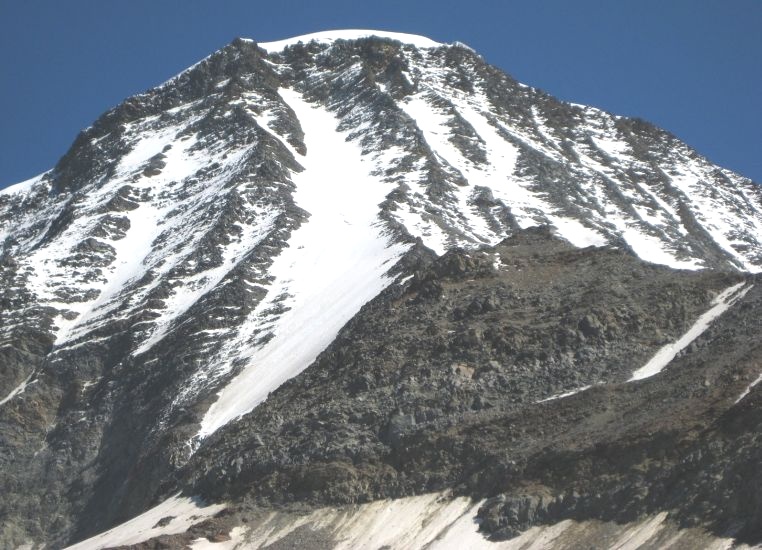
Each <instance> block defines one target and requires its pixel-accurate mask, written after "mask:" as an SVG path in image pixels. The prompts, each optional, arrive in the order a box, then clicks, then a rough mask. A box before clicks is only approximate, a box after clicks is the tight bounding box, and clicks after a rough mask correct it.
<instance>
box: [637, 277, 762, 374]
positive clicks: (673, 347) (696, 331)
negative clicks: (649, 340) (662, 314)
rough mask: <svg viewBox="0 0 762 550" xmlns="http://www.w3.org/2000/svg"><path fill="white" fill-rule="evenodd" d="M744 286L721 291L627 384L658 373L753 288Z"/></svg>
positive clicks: (740, 285)
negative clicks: (677, 337) (706, 309)
mask: <svg viewBox="0 0 762 550" xmlns="http://www.w3.org/2000/svg"><path fill="white" fill-rule="evenodd" d="M745 285H746V283H745V282H741V283H738V284H736V285H733V286H731V287H729V288H726V289H725V290H723V291H722V292H721V293H720V294H719V295H718V296H717V297H716V298H715V299H714V300H713V301H712V304H713V306H712V307H711V308H710V309H709V310H708V311H706V312H705V313H703V314H702V315H701V316H700V317H699V318H698V319H697V320H696V322H695V323H693V326H691V328H689V329H688V331H687V332H686V333H685V334H683V335H682V336H681V337H680V338H679V339H677V340H676V341H674V342H672V343H669V344H667V345H666V346H664V347H662V348H661V349H660V350H659V351H657V352H656V355H654V356H653V357H652V358H651V360H650V361H649V362H648V363H646V364H645V365H644V366H642V367H641V368H639V369H638V370H636V371H635V372H633V373H632V378H630V380H629V382H632V381H634V380H642V379H644V378H649V377H651V376H654V375H655V374H658V373H660V372H661V371H662V370H663V369H664V367H666V366H667V365H668V364H669V363H670V362H671V361H672V360H673V359H674V358H675V356H676V355H677V354H678V353H679V352H680V351H682V350H683V349H685V348H686V347H688V346H689V345H690V343H691V342H693V341H694V340H695V339H696V338H698V337H699V336H701V335H702V334H703V333H704V331H706V329H707V328H709V325H711V324H712V321H714V320H715V319H717V317H719V316H720V315H722V314H723V313H725V312H726V311H727V310H728V309H730V307H731V306H732V305H733V304H735V303H736V302H737V301H739V300H740V299H742V298H743V297H744V296H745V295H746V293H747V292H748V291H749V290H751V288H752V287H753V286H754V285H749V286H747V287H746V288H743V287H744V286H745Z"/></svg>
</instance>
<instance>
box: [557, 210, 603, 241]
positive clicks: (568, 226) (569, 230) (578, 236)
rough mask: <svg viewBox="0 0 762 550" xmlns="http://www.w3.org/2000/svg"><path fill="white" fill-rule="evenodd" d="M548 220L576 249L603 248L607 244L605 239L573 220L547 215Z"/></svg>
mask: <svg viewBox="0 0 762 550" xmlns="http://www.w3.org/2000/svg"><path fill="white" fill-rule="evenodd" d="M548 219H549V220H550V221H551V222H552V223H553V225H554V226H555V227H556V229H557V230H558V233H559V235H560V236H561V237H562V238H564V239H566V240H567V241H569V242H570V243H571V244H573V245H574V246H576V247H579V248H586V247H588V246H605V245H607V244H608V241H607V240H606V237H604V236H603V235H601V234H600V233H598V232H597V231H595V230H594V229H590V228H589V227H587V226H585V225H583V224H582V222H580V221H579V220H575V219H574V218H564V217H561V216H553V215H549V216H548Z"/></svg>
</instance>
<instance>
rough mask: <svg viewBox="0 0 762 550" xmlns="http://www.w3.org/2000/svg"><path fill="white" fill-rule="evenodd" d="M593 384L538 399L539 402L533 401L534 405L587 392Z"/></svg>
mask: <svg viewBox="0 0 762 550" xmlns="http://www.w3.org/2000/svg"><path fill="white" fill-rule="evenodd" d="M593 385H594V384H588V385H587V386H582V387H581V388H577V389H574V390H570V391H567V392H564V393H557V394H556V395H551V396H550V397H546V398H545V399H540V400H539V401H535V403H545V402H547V401H554V400H556V399H563V398H564V397H569V396H570V395H575V394H577V393H581V392H583V391H585V390H589V389H590V388H592V387H593Z"/></svg>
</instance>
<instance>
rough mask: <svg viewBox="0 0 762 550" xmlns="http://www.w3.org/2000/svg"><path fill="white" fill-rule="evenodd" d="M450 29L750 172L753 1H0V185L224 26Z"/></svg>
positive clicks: (758, 89) (756, 138)
mask: <svg viewBox="0 0 762 550" xmlns="http://www.w3.org/2000/svg"><path fill="white" fill-rule="evenodd" d="M336 28H374V29H383V30H393V31H399V32H408V33H415V34H422V35H426V36H429V37H430V38H433V39H435V40H439V41H443V42H451V41H455V40H460V41H461V42H465V43H467V44H469V45H470V46H472V47H473V48H475V49H476V50H477V51H478V52H479V53H480V54H482V55H483V56H484V57H485V58H486V60H487V61H489V62H490V63H492V64H494V65H497V66H498V67H500V68H502V69H503V70H505V71H506V72H507V73H509V74H511V75H512V76H514V77H515V78H517V79H518V80H520V81H522V82H524V83H527V84H530V85H533V86H537V87H540V88H542V89H544V90H546V91H548V92H550V93H551V94H553V95H555V96H557V97H560V98H561V99H565V100H569V101H574V102H577V103H585V104H589V105H594V106H596V107H600V108H603V109H606V110H608V111H611V112H614V113H617V114H624V115H631V116H638V117H641V118H645V119H647V120H650V121H651V122H654V123H656V124H657V125H659V126H661V127H663V128H665V129H667V130H669V131H671V132H672V133H674V134H676V135H677V136H678V137H680V138H682V139H683V140H685V141H686V142H688V143H689V144H690V145H692V146H693V147H695V148H696V149H697V150H698V151H699V152H700V153H702V154H704V155H706V156H707V157H709V158H710V159H711V160H712V161H714V162H716V163H718V164H720V165H722V166H725V167H727V168H731V169H733V170H736V171H738V172H740V173H742V174H744V175H746V176H749V177H751V178H752V179H754V180H756V181H757V182H762V130H761V128H762V100H761V99H760V98H762V31H761V30H760V29H762V0H658V1H657V0H616V1H613V0H573V1H571V0H524V1H510V0H502V1H501V0H494V1H487V0H470V1H464V0H457V1H456V0H438V1H428V0H426V1H417V2H416V1H415V0H408V1H406V2H403V1H396V0H375V1H372V2H363V1H360V0H354V1H345V0H326V1H314V0H313V1H307V0H303V1H297V0H268V1H264V2H262V1H253V0H249V1H243V0H216V1H211V0H129V1H126V0H125V1H118V0H67V1H60V0H46V1H42V0H0V52H2V55H0V117H2V118H1V119H0V187H4V186H6V185H9V184H11V183H15V182H17V181H21V180H23V179H26V178H29V177H32V176H33V175H36V174H38V173H40V172H42V171H44V170H46V169H48V168H50V167H52V166H53V165H54V164H55V162H56V161H57V160H58V158H59V157H60V156H62V155H63V154H64V153H65V151H66V149H67V148H68V147H69V145H70V143H71V142H72V140H73V139H74V137H75V136H76V134H77V132H78V131H79V130H80V129H81V128H84V127H86V126H88V125H89V124H90V123H91V122H92V121H93V120H94V119H95V118H97V117H98V115H100V114H101V113H102V112H103V111H105V110H106V109H108V108H109V107H112V106H113V105H115V104H117V103H119V102H120V101H122V100H123V99H124V98H126V97H128V96H129V95H131V94H134V93H137V92H141V91H144V90H145V89H147V88H150V87H152V86H154V85H156V84H159V83H161V82H162V81H164V80H166V79H167V78H169V77H171V76H172V75H173V74H176V73H177V72H179V71H181V70H182V69H184V68H185V67H187V66H189V65H191V64H192V63H194V62H196V61H198V60H199V59H201V58H202V57H205V56H206V55H208V54H209V53H211V52H212V51H214V50H216V49H218V48H220V47H222V46H224V45H225V44H227V43H229V42H230V41H231V40H232V39H233V38H234V37H236V36H244V37H249V38H253V39H255V40H259V41H267V40H274V39H278V38H286V37H289V36H294V35H299V34H305V33H309V32H315V31H319V30H327V29H336Z"/></svg>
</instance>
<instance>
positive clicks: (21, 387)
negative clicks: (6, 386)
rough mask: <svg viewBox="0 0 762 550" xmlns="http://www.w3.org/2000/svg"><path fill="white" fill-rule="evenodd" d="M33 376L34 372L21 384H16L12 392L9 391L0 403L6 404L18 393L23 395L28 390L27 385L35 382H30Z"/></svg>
mask: <svg viewBox="0 0 762 550" xmlns="http://www.w3.org/2000/svg"><path fill="white" fill-rule="evenodd" d="M32 376H34V373H32V374H30V375H29V376H27V377H26V380H24V381H23V382H22V383H21V384H19V385H18V386H16V387H15V388H14V389H13V391H11V393H9V394H8V395H7V396H5V397H4V398H3V399H2V400H0V405H5V404H6V403H7V402H8V401H10V400H11V399H13V398H14V397H16V396H17V395H21V394H22V393H24V391H25V390H26V388H27V386H29V385H30V384H34V382H29V381H30V380H31V379H32Z"/></svg>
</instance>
